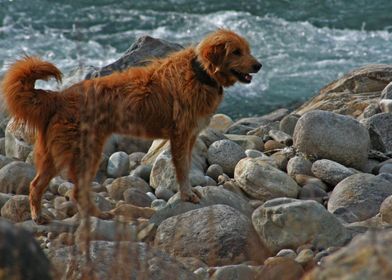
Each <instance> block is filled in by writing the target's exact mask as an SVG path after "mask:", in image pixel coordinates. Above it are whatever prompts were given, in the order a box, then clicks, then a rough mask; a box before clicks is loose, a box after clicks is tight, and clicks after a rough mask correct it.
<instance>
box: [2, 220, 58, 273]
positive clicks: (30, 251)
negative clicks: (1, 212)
mask: <svg viewBox="0 0 392 280" xmlns="http://www.w3.org/2000/svg"><path fill="white" fill-rule="evenodd" d="M0 240H1V242H0V256H2V262H1V264H0V270H1V272H2V273H1V278H2V279H42V280H50V279H53V278H52V275H51V271H52V266H51V263H50V262H49V260H48V258H47V257H46V255H45V254H44V252H43V251H42V250H41V248H40V246H39V244H38V243H37V241H36V240H35V238H34V236H33V235H32V234H31V233H30V232H28V231H26V230H24V229H22V228H20V227H16V226H14V225H12V224H11V223H10V222H8V221H5V220H4V219H0Z"/></svg>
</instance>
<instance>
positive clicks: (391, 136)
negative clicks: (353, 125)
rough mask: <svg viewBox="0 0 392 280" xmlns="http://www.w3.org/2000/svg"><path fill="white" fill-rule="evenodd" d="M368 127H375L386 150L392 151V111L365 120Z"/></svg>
mask: <svg viewBox="0 0 392 280" xmlns="http://www.w3.org/2000/svg"><path fill="white" fill-rule="evenodd" d="M363 123H364V125H365V126H366V127H368V128H369V127H371V128H372V129H374V130H375V131H376V132H377V133H378V135H380V137H381V140H382V142H383V143H384V146H385V149H386V151H388V152H389V151H392V113H381V114H377V115H374V116H372V117H370V118H368V119H365V120H363Z"/></svg>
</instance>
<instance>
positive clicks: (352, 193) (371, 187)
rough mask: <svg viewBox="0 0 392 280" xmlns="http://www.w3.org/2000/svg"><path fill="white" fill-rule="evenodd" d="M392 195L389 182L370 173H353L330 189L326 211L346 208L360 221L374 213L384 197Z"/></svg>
mask: <svg viewBox="0 0 392 280" xmlns="http://www.w3.org/2000/svg"><path fill="white" fill-rule="evenodd" d="M390 195H392V188H391V183H390V182H389V181H387V180H384V179H382V178H379V177H376V176H374V175H371V174H366V173H361V174H354V175H352V176H350V177H348V178H346V179H344V180H343V181H341V182H340V183H339V184H338V185H337V186H336V187H335V188H334V190H333V191H332V194H331V196H330V198H329V201H328V211H330V212H331V213H334V212H335V211H336V210H337V209H339V208H346V209H348V210H349V211H351V212H352V213H354V214H355V215H356V216H357V217H358V219H359V220H360V221H362V220H365V219H368V218H371V217H373V216H374V215H376V214H377V213H378V212H379V210H380V205H381V203H382V202H383V200H384V199H385V198H387V197H388V196H390Z"/></svg>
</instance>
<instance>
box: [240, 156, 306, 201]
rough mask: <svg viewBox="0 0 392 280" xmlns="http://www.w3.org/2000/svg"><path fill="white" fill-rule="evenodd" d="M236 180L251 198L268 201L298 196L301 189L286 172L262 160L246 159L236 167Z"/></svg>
mask: <svg viewBox="0 0 392 280" xmlns="http://www.w3.org/2000/svg"><path fill="white" fill-rule="evenodd" d="M234 179H235V180H236V181H237V183H238V184H239V186H240V187H241V189H242V190H243V191H244V192H245V193H247V194H248V195H249V196H250V197H251V198H255V199H258V200H262V201H266V200H269V199H271V198H275V197H294V198H296V197H297V196H298V192H299V190H300V187H299V186H298V185H297V183H296V182H295V181H294V180H293V179H292V178H291V177H290V176H288V175H287V174H286V173H285V172H283V171H281V170H279V169H277V168H275V167H273V166H272V165H270V164H268V163H267V162H266V161H264V160H263V159H262V158H244V159H242V160H241V161H240V162H239V163H238V164H237V166H236V168H235V172H234Z"/></svg>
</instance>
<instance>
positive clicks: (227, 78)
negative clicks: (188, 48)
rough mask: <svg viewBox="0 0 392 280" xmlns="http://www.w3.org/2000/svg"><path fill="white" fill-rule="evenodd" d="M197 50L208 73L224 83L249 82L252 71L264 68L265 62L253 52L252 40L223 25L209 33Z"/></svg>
mask: <svg viewBox="0 0 392 280" xmlns="http://www.w3.org/2000/svg"><path fill="white" fill-rule="evenodd" d="M196 53H197V56H198V60H199V62H200V63H201V64H202V65H203V67H204V69H205V70H206V71H207V73H208V74H209V75H210V76H211V77H212V78H214V79H215V80H216V81H217V82H218V83H219V84H220V85H222V86H224V87H228V86H231V85H233V84H234V83H235V82H237V81H238V82H241V83H246V84H249V83H250V82H251V81H252V75H251V73H257V72H258V71H259V70H260V68H261V63H260V62H258V61H257V59H256V58H254V57H253V56H252V55H251V53H250V48H249V44H248V42H247V41H246V40H245V39H244V38H242V37H241V36H239V35H238V34H236V33H234V32H233V31H230V30H227V29H219V30H218V31H216V32H214V33H211V34H209V35H208V36H207V37H205V38H204V39H203V40H202V41H201V42H200V43H199V44H198V46H197V48H196Z"/></svg>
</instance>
